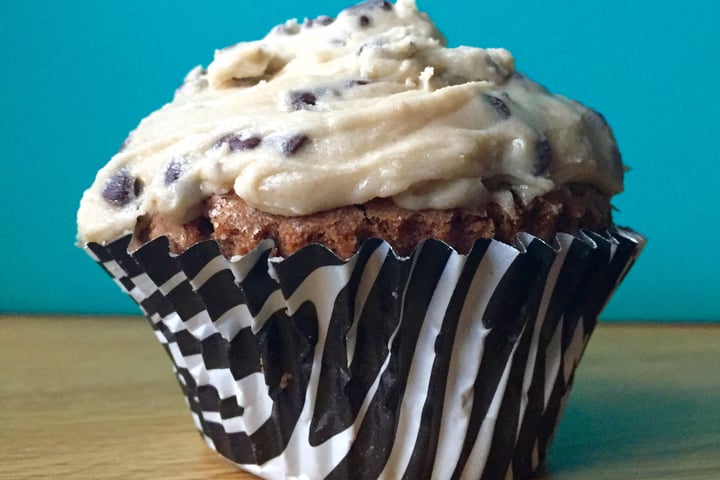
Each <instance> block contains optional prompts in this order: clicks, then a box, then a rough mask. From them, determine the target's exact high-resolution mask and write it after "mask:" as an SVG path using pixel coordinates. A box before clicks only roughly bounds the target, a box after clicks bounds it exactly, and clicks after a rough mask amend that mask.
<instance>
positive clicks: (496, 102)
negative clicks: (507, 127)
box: [483, 93, 510, 120]
mask: <svg viewBox="0 0 720 480" xmlns="http://www.w3.org/2000/svg"><path fill="white" fill-rule="evenodd" d="M483 98H484V99H485V101H486V102H488V103H489V104H490V105H492V106H493V108H494V109H495V112H497V114H498V116H499V117H500V118H502V119H503V120H504V119H506V118H509V117H510V109H509V108H508V106H507V105H506V104H505V102H503V101H502V100H500V99H499V98H497V97H493V96H492V95H488V94H486V93H483Z"/></svg>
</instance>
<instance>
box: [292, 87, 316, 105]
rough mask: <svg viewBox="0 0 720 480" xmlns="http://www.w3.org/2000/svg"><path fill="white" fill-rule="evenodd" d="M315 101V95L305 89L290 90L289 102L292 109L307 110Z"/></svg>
mask: <svg viewBox="0 0 720 480" xmlns="http://www.w3.org/2000/svg"><path fill="white" fill-rule="evenodd" d="M316 103H317V96H316V95H315V94H314V93H312V92H309V91H307V90H304V91H297V92H290V104H291V105H292V107H293V109H294V110H307V109H308V108H309V107H312V106H314V105H315V104H316Z"/></svg>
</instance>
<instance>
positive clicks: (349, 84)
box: [343, 80, 370, 88]
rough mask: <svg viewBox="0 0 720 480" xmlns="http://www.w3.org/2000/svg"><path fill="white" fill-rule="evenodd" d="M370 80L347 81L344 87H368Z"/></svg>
mask: <svg viewBox="0 0 720 480" xmlns="http://www.w3.org/2000/svg"><path fill="white" fill-rule="evenodd" d="M369 83H370V80H346V81H344V82H343V87H345V88H352V87H355V86H358V85H368V84H369Z"/></svg>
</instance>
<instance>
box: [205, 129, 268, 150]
mask: <svg viewBox="0 0 720 480" xmlns="http://www.w3.org/2000/svg"><path fill="white" fill-rule="evenodd" d="M261 142H262V139H261V138H260V137H257V136H254V135H253V136H249V137H245V138H243V137H242V136H240V135H237V134H235V133H231V134H229V135H225V136H224V137H222V138H220V139H218V140H217V141H216V142H215V144H214V145H213V148H219V147H221V146H222V145H224V144H226V143H227V144H228V146H229V147H230V150H231V151H233V152H239V151H242V150H252V149H254V148H257V146H258V145H260V143H261Z"/></svg>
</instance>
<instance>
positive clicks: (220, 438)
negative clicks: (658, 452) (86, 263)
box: [87, 229, 645, 480]
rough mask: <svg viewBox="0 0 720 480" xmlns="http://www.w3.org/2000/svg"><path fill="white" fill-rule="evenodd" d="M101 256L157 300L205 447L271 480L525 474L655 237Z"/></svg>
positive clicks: (156, 245) (95, 250)
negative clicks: (607, 310)
mask: <svg viewBox="0 0 720 480" xmlns="http://www.w3.org/2000/svg"><path fill="white" fill-rule="evenodd" d="M129 240H130V238H129V237H124V238H122V239H120V240H117V241H115V242H113V243H110V244H108V245H106V246H101V245H98V244H89V245H88V246H87V251H88V252H89V253H90V254H91V256H92V257H93V258H94V259H95V260H96V261H97V262H98V263H99V264H100V265H101V266H102V267H103V268H104V269H105V270H106V271H107V272H108V273H109V274H110V275H111V276H112V277H113V278H114V279H115V280H116V282H117V283H118V284H119V285H120V287H121V288H122V289H123V290H124V291H126V292H127V293H128V294H129V295H130V296H131V297H132V298H133V299H134V300H135V301H136V302H137V303H138V304H139V305H140V307H141V308H142V310H143V311H144V313H145V314H146V315H147V317H148V319H149V320H150V323H151V325H152V327H153V329H154V331H155V334H156V336H157V338H158V340H160V342H161V343H162V344H163V346H164V347H165V349H166V351H167V352H168V354H169V355H170V358H171V359H172V361H173V363H174V366H175V372H176V374H177V378H178V380H179V381H180V385H181V386H182V389H183V392H184V393H185V395H186V396H187V400H188V403H189V406H190V409H191V410H192V416H193V419H194V420H195V424H196V426H197V428H198V429H199V430H200V431H201V432H202V434H203V436H204V438H205V440H206V442H207V444H208V445H209V446H210V447H211V448H213V449H215V450H216V451H217V452H218V453H220V454H221V455H223V456H224V457H226V458H228V459H229V460H231V461H232V462H234V463H236V464H238V465H240V466H241V467H242V468H244V469H246V470H248V471H250V472H252V473H254V474H256V475H259V476H260V477H263V478H267V479H285V478H312V479H323V478H324V479H337V480H346V479H353V480H363V479H377V478H385V479H412V480H416V479H425V478H427V479H430V478H433V479H461V478H462V479H465V478H468V479H486V480H490V479H505V478H513V479H516V480H517V479H523V478H528V477H529V476H530V474H531V473H532V472H533V471H535V470H536V469H537V468H538V467H539V466H540V465H541V464H542V462H543V460H544V458H545V455H546V453H547V449H548V445H549V443H550V440H551V438H552V436H553V433H554V432H555V429H556V426H557V423H558V420H559V418H560V416H561V413H562V410H563V407H564V405H565V402H566V399H567V395H568V393H569V390H570V386H571V384H572V380H573V374H574V371H575V368H576V366H577V363H578V361H579V359H580V357H581V355H582V353H583V350H584V348H585V345H586V343H587V341H588V338H589V337H590V334H591V333H592V331H593V329H594V328H595V325H596V322H597V317H598V314H599V313H600V311H601V310H602V308H603V307H604V305H605V304H606V303H607V301H608V299H609V297H610V295H611V294H612V292H613V291H614V290H615V288H616V287H617V285H618V283H619V282H620V281H621V280H622V278H623V276H624V275H625V274H626V273H627V271H628V269H629V268H630V266H631V265H632V263H633V262H634V260H635V258H636V257H637V255H638V254H639V252H640V250H641V249H642V247H643V246H644V243H645V240H644V239H643V237H642V236H640V235H638V234H636V233H634V232H632V231H630V230H625V229H614V230H612V231H611V232H609V233H607V234H604V235H600V234H597V233H593V232H582V233H580V234H579V235H577V236H573V235H569V234H558V235H557V237H556V238H555V242H554V243H555V244H554V247H551V246H549V245H548V244H546V243H544V242H543V241H541V240H539V239H537V238H535V237H532V236H530V235H528V234H521V235H519V236H518V239H517V245H516V246H515V247H513V246H509V245H507V244H504V243H501V242H498V241H494V240H479V241H477V242H476V244H475V245H474V247H473V249H472V250H471V251H470V253H469V254H467V255H460V254H458V253H457V252H455V251H454V250H453V249H452V248H450V247H449V246H448V245H446V244H445V243H443V242H440V241H437V240H426V241H424V242H422V243H421V244H420V245H418V247H417V248H416V250H415V251H414V252H413V254H412V255H411V256H409V257H401V258H398V257H397V256H396V255H395V254H394V253H393V251H392V250H391V249H390V247H389V245H388V244H387V243H385V242H383V241H381V240H377V239H371V240H368V241H366V242H365V243H364V244H363V245H362V247H361V248H360V250H359V251H358V253H357V254H356V255H355V256H354V257H352V258H351V259H349V260H343V259H340V258H338V257H337V256H335V255H334V254H333V253H332V252H330V251H329V250H327V249H326V248H325V247H322V246H320V245H310V246H307V247H305V248H303V249H302V250H301V251H299V252H297V253H296V254H294V255H292V256H290V257H288V258H285V259H280V258H272V257H271V256H270V254H271V252H272V243H270V242H264V243H262V244H261V245H259V246H258V248H257V249H255V250H254V251H253V252H251V253H249V254H248V255H245V256H243V257H241V258H237V259H233V260H232V261H231V260H228V259H226V258H225V257H223V256H222V254H221V253H220V251H219V248H218V245H217V244H216V243H215V242H214V241H207V242H203V243H200V244H197V245H195V246H193V247H192V248H190V249H189V250H187V251H186V252H184V253H183V254H181V255H174V254H171V253H169V250H168V241H167V239H166V238H164V237H163V238H159V239H156V240H154V241H152V242H150V243H148V244H146V245H144V246H143V247H141V248H140V249H139V250H137V251H135V252H133V253H131V254H129V253H128V252H127V246H128V243H129Z"/></svg>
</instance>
